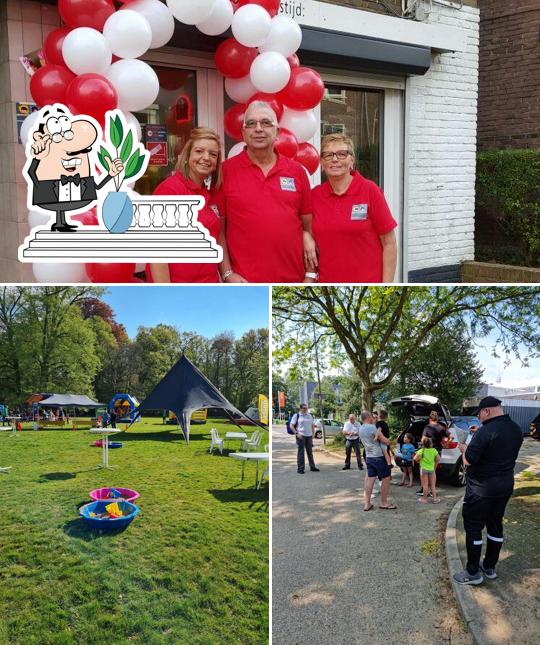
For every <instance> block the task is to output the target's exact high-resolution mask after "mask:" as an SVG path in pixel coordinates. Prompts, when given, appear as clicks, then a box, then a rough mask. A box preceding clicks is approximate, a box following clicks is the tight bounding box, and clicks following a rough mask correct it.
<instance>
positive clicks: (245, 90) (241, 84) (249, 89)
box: [225, 0, 257, 103]
mask: <svg viewBox="0 0 540 645" xmlns="http://www.w3.org/2000/svg"><path fill="white" fill-rule="evenodd" d="M227 2H229V0H227ZM225 91H226V92H227V96H228V97H230V98H231V99H232V100H233V101H236V103H246V101H248V100H249V99H250V98H251V97H252V96H253V95H254V94H256V93H257V88H256V87H255V85H253V83H252V82H251V78H250V77H249V74H248V75H247V76H242V78H226V79H225Z"/></svg>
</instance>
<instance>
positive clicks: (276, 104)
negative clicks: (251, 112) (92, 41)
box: [247, 92, 283, 121]
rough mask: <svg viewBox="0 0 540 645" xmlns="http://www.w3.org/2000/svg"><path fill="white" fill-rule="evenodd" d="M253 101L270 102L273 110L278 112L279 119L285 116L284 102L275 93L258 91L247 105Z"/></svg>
mask: <svg viewBox="0 0 540 645" xmlns="http://www.w3.org/2000/svg"><path fill="white" fill-rule="evenodd" d="M253 101H264V102H265V103H268V104H269V105H270V107H271V108H272V110H274V112H275V113H276V116H277V120H278V121H279V120H280V119H281V117H282V116H283V103H282V102H281V101H280V100H279V99H277V98H276V95H275V94H266V92H257V94H254V95H253V96H252V97H251V98H250V99H249V101H248V102H247V105H249V104H250V103H253Z"/></svg>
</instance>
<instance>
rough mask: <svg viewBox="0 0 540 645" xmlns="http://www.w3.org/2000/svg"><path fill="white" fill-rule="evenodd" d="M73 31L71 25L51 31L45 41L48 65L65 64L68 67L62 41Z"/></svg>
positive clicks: (44, 52) (44, 53)
mask: <svg viewBox="0 0 540 645" xmlns="http://www.w3.org/2000/svg"><path fill="white" fill-rule="evenodd" d="M70 31H71V27H59V28H58V29H54V30H53V31H51V32H50V33H49V34H48V35H47V36H46V38H45V40H44V41H43V55H44V56H45V60H46V61H47V64H48V65H63V66H64V67H66V63H65V61H64V57H63V56H62V43H63V42H64V38H65V37H66V36H67V35H68V34H69V32H70Z"/></svg>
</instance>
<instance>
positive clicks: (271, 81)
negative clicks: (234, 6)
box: [246, 5, 291, 94]
mask: <svg viewBox="0 0 540 645" xmlns="http://www.w3.org/2000/svg"><path fill="white" fill-rule="evenodd" d="M246 6H247V5H246ZM249 76H250V78H251V82H252V83H253V85H255V87H256V88H257V89H258V90H259V92H267V93H268V94H274V92H279V91H280V90H282V89H283V88H284V87H285V85H287V83H288V82H289V78H290V77H291V68H290V66H289V63H288V61H287V59H286V58H285V56H283V55H282V54H278V53H277V52H264V53H263V54H259V55H258V56H257V58H255V60H254V61H253V62H252V63H251V69H250V71H249Z"/></svg>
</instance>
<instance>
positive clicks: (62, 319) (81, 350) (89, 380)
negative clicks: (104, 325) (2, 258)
mask: <svg viewBox="0 0 540 645" xmlns="http://www.w3.org/2000/svg"><path fill="white" fill-rule="evenodd" d="M101 292H102V290H101V289H98V288H95V287H63V286H54V287H35V288H31V287H6V288H4V289H3V290H2V293H1V295H0V356H1V357H2V364H3V370H2V375H1V377H0V383H1V388H2V389H1V392H2V397H3V398H4V399H5V400H6V401H8V402H19V403H20V400H21V399H22V398H23V397H24V396H26V395H28V393H29V391H30V390H32V391H41V392H45V391H49V392H51V391H55V390H56V391H66V390H67V391H76V392H80V393H83V394H88V395H91V396H92V395H93V378H94V375H95V373H96V371H97V369H98V368H99V357H98V356H97V355H96V351H95V349H96V348H95V334H94V332H93V330H92V328H91V326H89V325H87V324H86V323H85V321H84V320H83V318H82V316H81V312H80V310H79V308H78V306H77V305H78V302H79V301H80V300H81V299H82V298H84V297H86V296H88V295H89V294H92V295H99V294H100V293H101Z"/></svg>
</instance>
